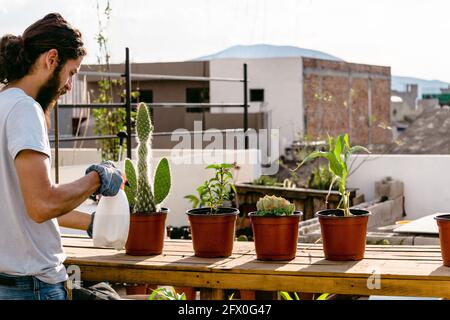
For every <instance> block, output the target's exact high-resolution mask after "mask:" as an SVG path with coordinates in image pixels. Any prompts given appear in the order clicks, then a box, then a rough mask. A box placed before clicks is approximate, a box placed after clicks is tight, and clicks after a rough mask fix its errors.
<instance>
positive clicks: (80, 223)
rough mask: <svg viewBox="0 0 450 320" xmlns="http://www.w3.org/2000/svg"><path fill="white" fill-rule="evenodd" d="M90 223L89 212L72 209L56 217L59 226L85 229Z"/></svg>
mask: <svg viewBox="0 0 450 320" xmlns="http://www.w3.org/2000/svg"><path fill="white" fill-rule="evenodd" d="M90 223H91V215H90V214H89V213H84V212H80V211H77V210H72V211H70V212H69V213H67V214H65V215H63V216H60V217H58V224H59V225H60V226H61V227H64V228H69V229H77V230H85V231H86V230H87V229H88V227H89V224H90Z"/></svg>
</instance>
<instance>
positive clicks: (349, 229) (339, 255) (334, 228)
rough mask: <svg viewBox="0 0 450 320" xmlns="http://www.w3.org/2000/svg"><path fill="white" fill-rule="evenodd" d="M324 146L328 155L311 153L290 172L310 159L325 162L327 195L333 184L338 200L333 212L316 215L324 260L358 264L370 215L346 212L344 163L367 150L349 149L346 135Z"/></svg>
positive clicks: (348, 193)
mask: <svg viewBox="0 0 450 320" xmlns="http://www.w3.org/2000/svg"><path fill="white" fill-rule="evenodd" d="M328 146H329V150H328V151H313V152H311V153H310V154H309V155H308V156H307V157H306V158H305V159H304V160H303V161H302V162H301V163H300V164H299V165H298V167H297V168H296V169H294V170H298V169H299V168H300V167H301V166H302V165H303V164H304V163H305V162H307V161H310V160H311V159H314V158H325V159H327V160H328V170H329V171H330V173H331V174H332V176H333V179H332V181H331V184H330V187H329V191H330V192H331V189H332V187H333V185H334V184H337V186H338V190H339V193H340V195H341V199H340V202H339V204H338V207H337V208H336V209H327V210H322V211H319V212H317V213H316V216H318V218H319V222H320V228H321V233H322V240H323V249H324V253H325V258H326V259H328V260H361V259H363V258H364V252H365V245H366V233H367V222H368V219H369V215H370V212H369V211H367V210H359V209H350V199H349V197H350V192H349V191H348V190H347V177H348V174H349V172H348V167H347V162H348V160H349V157H350V156H351V155H352V154H354V153H356V152H361V151H363V152H367V153H369V150H367V149H366V148H364V147H361V146H350V143H349V141H348V135H347V134H343V135H339V136H338V137H336V138H333V137H328ZM329 194H330V193H329ZM329 194H328V195H329Z"/></svg>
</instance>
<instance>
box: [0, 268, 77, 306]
mask: <svg viewBox="0 0 450 320" xmlns="http://www.w3.org/2000/svg"><path fill="white" fill-rule="evenodd" d="M67 299H68V294H67V290H66V288H65V286H64V282H60V283H57V284H49V283H45V282H43V281H41V280H39V279H38V278H36V277H33V276H19V277H17V276H11V275H7V274H4V273H0V300H67Z"/></svg>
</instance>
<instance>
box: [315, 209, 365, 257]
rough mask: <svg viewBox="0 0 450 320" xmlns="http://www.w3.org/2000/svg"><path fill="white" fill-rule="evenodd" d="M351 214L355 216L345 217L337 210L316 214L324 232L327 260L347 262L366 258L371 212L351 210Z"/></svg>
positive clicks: (324, 247)
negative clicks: (368, 224)
mask: <svg viewBox="0 0 450 320" xmlns="http://www.w3.org/2000/svg"><path fill="white" fill-rule="evenodd" d="M350 212H351V213H352V214H353V216H350V217H344V213H343V211H342V210H336V209H330V210H322V211H319V212H317V213H316V215H317V216H318V217H319V222H320V229H321V232H322V241H323V251H324V253H325V259H327V260H335V261H346V260H361V259H363V258H364V252H365V249H366V234H367V222H368V221H369V215H370V212H369V211H366V210H358V209H350Z"/></svg>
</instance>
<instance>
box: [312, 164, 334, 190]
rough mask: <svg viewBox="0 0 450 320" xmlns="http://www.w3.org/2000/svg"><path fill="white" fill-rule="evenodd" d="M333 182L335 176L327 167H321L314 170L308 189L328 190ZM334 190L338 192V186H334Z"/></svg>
mask: <svg viewBox="0 0 450 320" xmlns="http://www.w3.org/2000/svg"><path fill="white" fill-rule="evenodd" d="M332 181H333V174H332V173H331V172H330V171H329V170H328V169H327V167H325V166H319V167H317V168H314V169H313V170H312V173H311V176H310V178H309V183H308V188H310V189H318V190H328V188H329V187H330V185H331V182H332ZM331 189H332V190H337V189H338V187H337V185H333V186H332V188H331Z"/></svg>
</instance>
